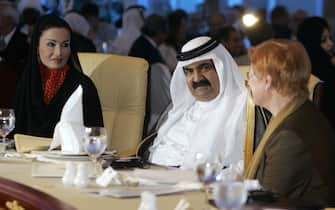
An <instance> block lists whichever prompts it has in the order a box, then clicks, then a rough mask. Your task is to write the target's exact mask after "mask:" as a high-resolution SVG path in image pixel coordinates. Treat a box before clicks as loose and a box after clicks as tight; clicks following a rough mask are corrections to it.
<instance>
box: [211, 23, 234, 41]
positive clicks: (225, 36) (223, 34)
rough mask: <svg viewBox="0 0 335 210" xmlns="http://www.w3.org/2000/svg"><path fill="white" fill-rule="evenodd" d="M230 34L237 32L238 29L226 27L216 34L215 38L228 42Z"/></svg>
mask: <svg viewBox="0 0 335 210" xmlns="http://www.w3.org/2000/svg"><path fill="white" fill-rule="evenodd" d="M230 32H237V29H236V28H234V27H233V26H224V27H222V28H221V29H220V30H219V31H218V32H217V33H216V34H214V38H215V39H216V40H217V41H221V40H223V41H227V40H228V39H229V34H230Z"/></svg>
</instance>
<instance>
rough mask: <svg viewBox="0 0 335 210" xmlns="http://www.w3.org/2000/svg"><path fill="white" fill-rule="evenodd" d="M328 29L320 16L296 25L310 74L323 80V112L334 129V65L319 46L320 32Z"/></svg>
mask: <svg viewBox="0 0 335 210" xmlns="http://www.w3.org/2000/svg"><path fill="white" fill-rule="evenodd" d="M325 29H328V30H329V31H330V29H329V25H328V23H327V21H326V20H325V19H323V18H321V17H310V18H307V19H305V20H304V21H303V22H302V23H301V24H300V25H299V27H298V33H297V37H298V40H299V41H300V42H301V43H302V44H303V45H304V46H305V48H306V50H307V53H308V55H309V58H310V60H311V64H312V74H314V75H315V76H317V77H318V78H319V79H321V80H322V81H324V82H325V83H324V94H323V95H324V96H323V104H324V107H323V110H322V111H323V113H324V114H325V116H326V117H327V118H328V120H329V121H330V123H331V124H332V127H333V129H335V109H334V107H335V91H334V90H335V67H334V66H333V64H332V63H331V57H330V55H329V54H328V53H327V52H326V51H325V50H324V49H323V48H322V47H321V38H322V33H323V31H324V30H325Z"/></svg>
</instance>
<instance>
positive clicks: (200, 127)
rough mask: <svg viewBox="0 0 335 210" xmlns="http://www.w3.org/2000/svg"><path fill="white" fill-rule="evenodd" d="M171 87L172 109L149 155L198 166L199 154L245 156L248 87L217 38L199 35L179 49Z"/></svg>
mask: <svg viewBox="0 0 335 210" xmlns="http://www.w3.org/2000/svg"><path fill="white" fill-rule="evenodd" d="M178 60H179V62H178V64H177V67H176V70H175V71H174V74H173V77H172V80H171V86H170V92H171V99H172V109H171V110H170V111H169V113H168V117H167V120H166V121H165V122H164V123H163V124H162V126H161V127H160V128H159V129H158V135H157V137H156V138H155V139H154V142H153V145H152V146H151V147H150V148H149V152H150V154H149V155H148V154H146V155H147V156H149V161H150V162H151V163H154V164H159V165H164V166H180V167H181V168H185V169H187V168H195V167H196V166H197V163H199V162H198V159H200V161H201V160H205V161H206V160H207V161H215V160H216V159H218V160H221V161H222V162H221V164H222V165H223V166H228V165H230V164H236V163H239V161H240V160H242V159H243V140H244V129H245V126H244V125H245V116H246V115H245V114H246V102H247V89H246V87H245V83H244V79H243V76H242V74H241V72H240V71H239V69H238V67H237V65H236V63H235V61H234V60H233V59H232V57H231V56H230V55H229V53H228V51H227V50H226V49H225V48H224V47H223V46H222V45H221V44H220V43H219V42H218V41H216V40H214V39H211V38H210V37H206V36H201V37H197V38H195V39H192V40H191V41H189V42H187V43H186V44H185V45H184V46H183V47H182V49H181V53H180V54H178Z"/></svg>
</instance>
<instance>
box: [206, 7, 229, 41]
mask: <svg viewBox="0 0 335 210" xmlns="http://www.w3.org/2000/svg"><path fill="white" fill-rule="evenodd" d="M207 24H208V33H207V35H208V36H211V37H213V36H214V35H215V34H216V33H217V32H218V31H219V30H220V28H222V27H223V26H224V25H225V24H226V20H225V17H224V15H223V14H221V13H214V14H212V15H211V16H210V17H209V18H208V21H207Z"/></svg>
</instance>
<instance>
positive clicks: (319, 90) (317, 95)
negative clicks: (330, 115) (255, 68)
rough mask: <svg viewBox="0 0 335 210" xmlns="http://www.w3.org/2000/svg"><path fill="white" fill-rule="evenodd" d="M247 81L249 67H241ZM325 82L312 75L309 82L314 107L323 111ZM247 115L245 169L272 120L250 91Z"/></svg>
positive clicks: (310, 97) (310, 96)
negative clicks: (256, 103)
mask: <svg viewBox="0 0 335 210" xmlns="http://www.w3.org/2000/svg"><path fill="white" fill-rule="evenodd" d="M239 68H240V70H241V72H242V74H243V76H244V78H245V80H246V79H247V77H246V75H247V72H248V71H249V68H250V67H249V66H239ZM323 89H324V86H323V82H322V81H321V80H320V79H319V78H317V77H315V76H314V75H311V76H310V78H309V81H308V90H309V99H310V100H311V101H312V103H313V104H314V106H315V107H316V108H317V109H318V110H320V111H321V112H322V111H323ZM246 112H247V114H246V127H245V139H244V169H246V168H247V167H248V165H249V163H250V161H251V158H252V156H253V153H254V151H255V149H256V147H257V146H258V144H259V142H260V140H261V138H262V136H263V133H264V131H265V129H266V126H267V124H268V122H269V120H270V118H271V113H269V112H268V111H267V110H265V109H264V108H261V107H259V106H256V105H255V104H254V103H253V100H252V97H251V94H250V91H249V97H248V101H247V111H246Z"/></svg>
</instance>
